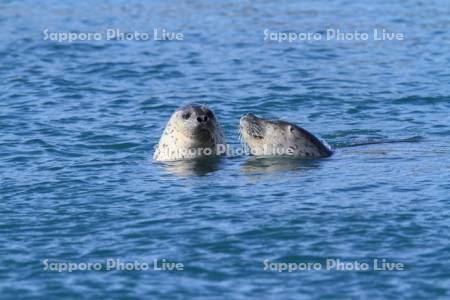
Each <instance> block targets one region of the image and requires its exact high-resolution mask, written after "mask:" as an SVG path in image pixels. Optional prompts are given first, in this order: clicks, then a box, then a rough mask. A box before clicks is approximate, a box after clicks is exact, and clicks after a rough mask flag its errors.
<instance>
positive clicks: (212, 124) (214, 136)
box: [153, 104, 225, 161]
mask: <svg viewBox="0 0 450 300" xmlns="http://www.w3.org/2000/svg"><path fill="white" fill-rule="evenodd" d="M224 143H225V142H224V138H223V134H222V130H221V128H220V126H219V123H218V121H217V119H216V117H215V115H214V113H213V112H212V111H211V110H210V109H209V108H208V107H206V106H203V105H197V104H189V105H186V106H183V107H180V108H178V109H177V110H176V111H175V112H174V113H173V114H172V116H171V117H170V119H169V122H168V123H167V125H166V128H165V129H164V132H163V134H162V136H161V138H160V140H159V144H158V146H157V148H156V150H155V153H154V155H153V158H154V159H155V160H159V161H175V160H184V159H192V158H198V157H203V156H214V155H217V154H218V153H220V152H221V151H223V152H225V150H224V149H225V145H224ZM223 152H222V153H223Z"/></svg>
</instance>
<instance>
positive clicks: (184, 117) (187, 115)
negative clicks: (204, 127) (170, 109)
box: [182, 112, 191, 120]
mask: <svg viewBox="0 0 450 300" xmlns="http://www.w3.org/2000/svg"><path fill="white" fill-rule="evenodd" d="M182 117H183V119H185V120H188V119H189V118H190V117H191V113H190V112H186V113H184V114H183V115H182Z"/></svg>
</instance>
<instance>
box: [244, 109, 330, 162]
mask: <svg viewBox="0 0 450 300" xmlns="http://www.w3.org/2000/svg"><path fill="white" fill-rule="evenodd" d="M239 127H240V134H241V136H242V139H243V141H244V143H245V144H246V145H247V146H248V147H249V148H250V153H251V154H253V155H256V156H278V155H291V156H298V157H304V158H321V157H328V156H330V155H331V154H332V153H333V152H332V151H331V150H330V148H328V147H327V146H326V145H325V144H324V143H322V142H321V141H320V140H319V139H318V138H317V137H315V136H314V135H313V134H311V133H310V132H309V131H307V130H305V129H303V128H301V127H299V126H296V125H294V124H292V123H289V122H285V121H279V120H275V121H271V120H266V119H263V118H258V117H257V116H255V115H254V114H251V113H249V114H246V115H244V116H242V117H241V119H240V124H239Z"/></svg>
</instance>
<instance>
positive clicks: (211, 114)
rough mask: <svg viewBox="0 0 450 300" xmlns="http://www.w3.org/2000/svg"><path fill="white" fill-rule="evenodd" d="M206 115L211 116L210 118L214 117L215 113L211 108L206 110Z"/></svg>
mask: <svg viewBox="0 0 450 300" xmlns="http://www.w3.org/2000/svg"><path fill="white" fill-rule="evenodd" d="M206 116H207V117H208V118H210V119H212V118H214V114H213V113H212V111H210V110H208V111H207V112H206Z"/></svg>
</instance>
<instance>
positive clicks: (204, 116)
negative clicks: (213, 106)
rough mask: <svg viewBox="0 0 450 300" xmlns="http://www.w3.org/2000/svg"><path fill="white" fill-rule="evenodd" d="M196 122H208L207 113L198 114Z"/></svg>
mask: <svg viewBox="0 0 450 300" xmlns="http://www.w3.org/2000/svg"><path fill="white" fill-rule="evenodd" d="M197 122H199V123H200V124H202V123H206V122H208V116H207V115H199V116H198V117H197Z"/></svg>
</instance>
